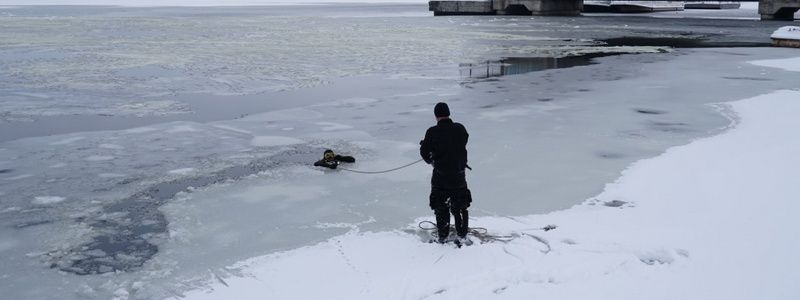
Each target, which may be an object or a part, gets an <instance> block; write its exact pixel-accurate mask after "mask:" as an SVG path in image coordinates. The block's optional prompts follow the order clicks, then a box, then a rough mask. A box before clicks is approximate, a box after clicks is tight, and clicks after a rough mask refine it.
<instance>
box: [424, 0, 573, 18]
mask: <svg viewBox="0 0 800 300" xmlns="http://www.w3.org/2000/svg"><path fill="white" fill-rule="evenodd" d="M428 7H429V10H430V11H432V12H433V15H434V16H447V15H545V16H577V15H580V14H581V10H582V9H583V0H487V1H474V0H473V1H465V0H457V1H453V0H432V1H429V2H428Z"/></svg>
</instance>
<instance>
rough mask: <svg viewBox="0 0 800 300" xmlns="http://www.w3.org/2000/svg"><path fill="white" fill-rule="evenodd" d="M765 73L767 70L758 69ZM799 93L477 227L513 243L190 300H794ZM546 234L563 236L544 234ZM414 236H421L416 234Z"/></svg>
mask: <svg viewBox="0 0 800 300" xmlns="http://www.w3.org/2000/svg"><path fill="white" fill-rule="evenodd" d="M756 63H757V64H762V65H763V64H765V63H764V62H756ZM799 100H800V91H797V90H781V91H775V92H772V93H769V94H765V95H761V96H757V97H753V98H749V99H745V100H740V101H736V102H731V103H728V104H725V105H721V106H720V107H721V108H722V110H723V111H725V112H726V114H727V115H730V116H731V120H732V123H733V126H732V127H731V129H729V130H728V131H726V132H724V133H722V134H720V135H717V136H714V137H710V138H705V139H701V140H697V141H694V142H692V143H690V144H688V145H685V146H678V147H674V148H671V149H669V150H668V151H667V152H666V153H664V154H663V155H661V156H658V157H656V158H652V159H646V160H642V161H639V162H637V163H635V164H633V165H632V166H630V167H629V168H628V169H627V170H626V171H624V172H623V175H622V177H620V178H619V179H618V180H617V181H616V182H614V183H611V184H608V185H607V186H606V188H605V190H604V192H602V193H601V194H599V195H597V196H596V197H593V198H591V199H588V200H587V201H585V202H584V203H582V204H580V205H577V206H575V207H573V208H570V209H568V210H564V211H558V212H553V213H549V214H546V215H531V216H523V217H482V218H477V219H473V220H472V223H471V225H472V226H475V227H486V228H489V231H490V233H492V234H497V235H515V236H518V237H517V238H515V239H513V240H512V241H510V242H508V243H500V242H495V243H487V244H476V245H473V246H471V247H467V248H462V249H455V248H453V247H451V246H442V245H438V244H426V243H422V242H420V238H419V237H418V236H417V235H414V234H411V233H407V231H400V230H398V231H393V232H366V233H364V232H357V231H352V232H350V233H348V234H346V235H343V236H339V237H335V238H332V239H330V240H328V241H326V242H323V243H320V244H317V245H314V246H309V247H303V248H300V249H295V250H291V251H286V252H280V253H275V254H270V255H266V256H262V257H256V258H252V259H249V260H246V261H243V262H240V263H238V264H236V265H234V266H231V267H230V269H231V270H236V271H237V272H235V273H238V274H241V276H234V277H219V276H217V275H211V278H209V286H208V287H206V288H203V289H200V290H195V291H191V292H189V293H187V294H186V295H185V296H186V298H187V299H489V298H501V299H798V297H800V289H798V288H797V286H796V276H795V274H796V273H797V271H796V270H797V269H800V258H798V257H797V255H795V254H794V252H795V251H796V249H798V247H800V226H798V221H797V218H796V216H795V215H796V212H797V211H800V203H798V202H797V201H796V198H797V197H796V195H798V194H800V184H797V183H798V180H797V178H798V176H797V172H798V171H797V170H798V169H800V168H799V167H800V159H799V158H798V157H797V153H800V142H798V141H800V133H798V132H797V130H796V128H798V127H800V119H798V118H797V115H800V101H799ZM547 224H556V225H558V226H559V227H558V228H557V229H556V230H553V231H549V232H543V231H541V230H537V229H536V228H541V227H542V226H544V225H547ZM409 226H410V227H413V226H412V225H409Z"/></svg>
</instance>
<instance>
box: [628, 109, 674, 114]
mask: <svg viewBox="0 0 800 300" xmlns="http://www.w3.org/2000/svg"><path fill="white" fill-rule="evenodd" d="M634 110H635V111H636V112H638V113H640V114H646V115H663V114H666V113H667V112H666V111H663V110H657V109H645V108H636V109H634Z"/></svg>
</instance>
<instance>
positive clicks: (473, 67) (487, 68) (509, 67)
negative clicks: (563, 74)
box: [459, 53, 616, 79]
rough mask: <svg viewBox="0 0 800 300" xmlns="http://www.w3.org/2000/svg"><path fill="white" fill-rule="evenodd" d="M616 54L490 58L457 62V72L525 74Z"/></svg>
mask: <svg viewBox="0 0 800 300" xmlns="http://www.w3.org/2000/svg"><path fill="white" fill-rule="evenodd" d="M610 55H616V54H610V53H604V54H590V55H581V56H567V57H560V58H556V57H508V58H503V59H501V60H490V61H486V62H483V63H477V64H471V63H465V64H459V74H460V76H461V78H462V79H467V78H474V79H483V78H491V77H500V76H506V75H517V74H525V73H531V72H537V71H544V70H549V69H562V68H571V67H576V66H586V65H591V64H594V63H595V62H593V61H592V60H593V59H594V58H597V57H603V56H610Z"/></svg>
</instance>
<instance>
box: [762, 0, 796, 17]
mask: <svg viewBox="0 0 800 300" xmlns="http://www.w3.org/2000/svg"><path fill="white" fill-rule="evenodd" d="M798 9H800V0H759V1H758V13H759V14H760V15H761V20H780V21H792V20H794V13H796V12H797V10H798Z"/></svg>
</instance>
